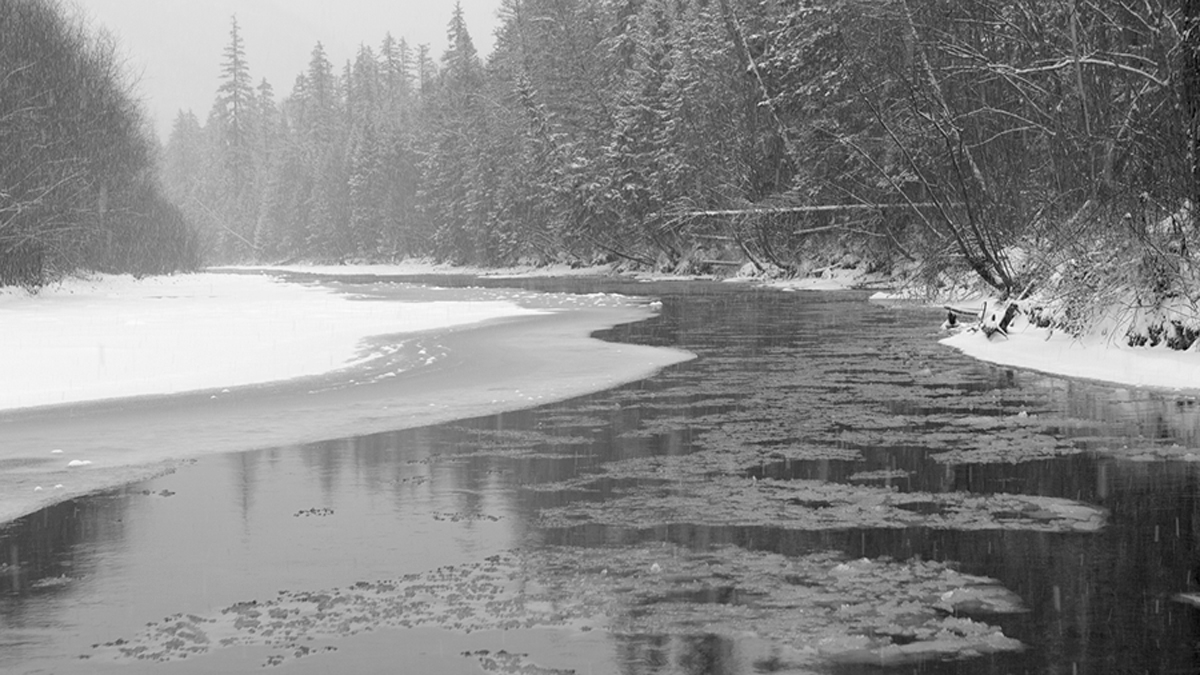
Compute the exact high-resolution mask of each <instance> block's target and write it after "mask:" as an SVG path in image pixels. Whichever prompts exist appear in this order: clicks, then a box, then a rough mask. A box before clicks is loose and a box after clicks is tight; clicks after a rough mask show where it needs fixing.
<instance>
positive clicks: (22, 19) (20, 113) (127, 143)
mask: <svg viewBox="0 0 1200 675" xmlns="http://www.w3.org/2000/svg"><path fill="white" fill-rule="evenodd" d="M156 153H157V146H156V144H155V141H154V139H153V136H152V135H151V134H150V133H149V132H148V130H147V129H146V127H145V124H144V121H143V117H142V114H141V112H140V111H139V109H138V106H137V103H136V102H135V99H134V98H133V96H132V95H131V94H130V91H129V85H128V82H127V80H126V79H125V75H124V74H123V73H122V72H121V70H120V68H119V59H118V58H117V55H116V53H115V47H114V45H113V44H112V43H111V42H110V41H109V40H107V39H106V38H103V37H95V36H92V35H90V34H89V33H88V31H87V30H86V29H85V28H84V26H83V25H82V24H81V23H80V22H78V21H75V20H72V19H70V18H68V16H67V14H66V12H65V11H64V9H63V7H61V6H60V5H59V4H57V3H56V2H53V1H51V0H0V286H3V285H15V284H19V285H23V286H27V287H31V288H36V287H38V286H41V285H42V284H44V283H46V282H47V281H49V280H51V279H53V278H55V277H57V276H61V275H63V274H68V273H71V272H74V271H77V270H80V269H90V270H98V271H111V272H132V273H135V274H154V273H164V272H170V271H175V270H178V269H181V268H188V267H194V266H195V265H197V264H199V253H200V249H199V244H198V240H197V238H196V235H195V234H194V232H193V231H192V230H191V229H190V228H189V227H188V225H187V223H186V222H185V220H184V216H183V214H182V212H181V211H180V210H179V209H178V208H177V207H175V206H174V205H172V203H171V202H169V201H168V200H167V199H166V198H165V197H164V196H163V194H162V191H161V190H160V188H159V185H158V182H157V181H158V177H157V170H156V166H155V161H156Z"/></svg>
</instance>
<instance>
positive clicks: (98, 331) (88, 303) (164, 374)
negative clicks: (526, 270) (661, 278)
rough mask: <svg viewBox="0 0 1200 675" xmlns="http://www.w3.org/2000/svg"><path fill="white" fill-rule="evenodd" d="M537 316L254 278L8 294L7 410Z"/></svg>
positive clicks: (291, 368) (171, 385)
mask: <svg viewBox="0 0 1200 675" xmlns="http://www.w3.org/2000/svg"><path fill="white" fill-rule="evenodd" d="M538 313H540V312H538V311H536V310H530V309H525V308H522V307H520V306H518V305H516V304H515V303H512V302H506V301H476V302H368V301H362V300H356V299H354V298H352V297H350V296H348V295H345V294H339V293H336V292H334V291H331V290H329V289H325V288H319V287H316V286H302V285H297V284H288V283H283V282H280V281H276V280H274V279H271V278H269V277H265V276H256V275H246V274H241V275H234V274H211V273H208V274H192V275H183V276H175V277H157V278H150V279H143V280H140V281H138V280H134V279H132V278H130V277H123V276H101V277H96V278H94V279H91V280H69V281H67V282H64V283H63V284H61V285H58V286H53V287H49V288H46V289H43V290H42V291H41V292H39V293H38V294H37V295H33V296H31V295H29V294H28V293H25V292H24V291H18V290H5V291H0V382H3V386H2V387H0V410H6V409H13V408H24V407H30V406H41V405H51V404H60V403H73V402H80V401H92V400H98V399H108V398H117V397H125V396H140V395H147V394H167V393H176V392H183V391H192V390H198V389H208V388H218V387H234V386H240V385H247V384H255V383H261V382H269V381H275V380H284V379H290V378H294V377H299V376H305V375H315V374H319V373H323V372H328V371H331V370H335V369H338V368H341V367H344V366H347V365H351V364H352V363H354V362H356V361H360V360H363V359H366V358H370V357H371V356H372V354H371V353H369V352H368V351H364V349H363V348H361V346H360V345H361V343H362V341H363V339H364V338H366V337H368V336H372V335H383V334H391V333H410V332H417V331H424V330H431V329H435V328H442V327H448V326H457V325H463V324H470V323H476V322H480V321H485V320H489V319H495V318H500V317H506V316H516V315H526V314H538Z"/></svg>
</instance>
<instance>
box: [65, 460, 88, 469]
mask: <svg viewBox="0 0 1200 675" xmlns="http://www.w3.org/2000/svg"><path fill="white" fill-rule="evenodd" d="M91 463H92V460H90V459H73V460H71V461H69V462H67V466H68V467H70V468H75V467H80V466H87V465H89V464H91Z"/></svg>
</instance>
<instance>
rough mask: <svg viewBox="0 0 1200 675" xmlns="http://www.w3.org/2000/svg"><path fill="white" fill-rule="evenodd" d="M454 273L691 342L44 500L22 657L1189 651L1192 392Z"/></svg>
mask: <svg viewBox="0 0 1200 675" xmlns="http://www.w3.org/2000/svg"><path fill="white" fill-rule="evenodd" d="M359 281H363V280H359ZM406 281H421V280H414V279H406ZM431 283H437V284H439V285H447V284H464V285H465V284H484V283H487V284H491V285H497V284H513V285H521V286H524V287H527V288H531V289H534V290H554V291H564V290H565V291H572V292H595V291H606V292H613V291H616V292H625V293H637V294H650V295H655V296H658V297H661V299H662V301H663V309H662V315H661V316H660V317H657V318H655V319H653V320H650V321H646V322H642V323H638V324H633V325H627V326H620V327H618V328H615V329H613V330H612V331H608V332H606V333H605V334H604V335H603V337H604V338H606V339H610V340H617V341H628V342H634V343H639V344H650V345H662V346H674V347H680V348H683V349H687V350H690V351H692V352H695V353H696V354H698V355H699V358H698V359H696V360H695V361H691V362H688V363H684V364H681V365H678V366H673V367H671V368H669V369H667V370H666V371H664V372H662V373H660V374H659V375H657V376H655V377H653V378H651V379H649V380H645V381H642V382H639V383H636V384H632V385H628V386H624V387H621V388H618V389H615V390H611V391H606V392H602V393H598V394H594V395H591V396H587V397H583V398H578V399H573V400H570V401H567V402H563V403H558V404H553V405H549V406H545V407H540V408H535V409H532V410H527V411H521V412H516V413H506V414H502V415H495V416H490V417H484V418H477V419H471V420H466V421H462V422H458V423H452V424H445V425H439V426H434V427H426V428H421V429H414V430H406V431H399V432H393V433H384V434H374V435H369V436H362V437H357V438H346V439H339V440H331V441H328V442H323V443H317V444H311V445H305V446H299V447H285V448H269V449H258V450H248V451H246V452H243V453H239V454H229V455H221V456H216V457H209V458H205V459H201V460H199V461H197V462H195V463H194V464H192V465H190V466H188V467H186V468H185V469H182V470H180V471H178V472H176V473H175V474H173V475H169V476H165V477H162V478H158V479H155V480H152V481H148V482H145V483H141V484H137V485H132V486H129V487H127V488H125V489H122V490H118V491H114V492H109V493H105V494H99V495H95V496H91V497H87V498H84V499H79V500H75V501H71V502H67V503H63V504H60V505H58V506H55V507H53V508H50V509H46V510H44V511H41V512H38V513H36V514H33V515H31V516H28V517H26V518H23V519H21V520H20V521H17V522H16V523H13V524H12V525H10V526H8V527H7V528H5V529H3V530H0V672H5V673H8V672H13V673H26V672H38V673H41V672H45V673H60V672H61V673H67V672H72V673H74V672H118V671H119V672H141V671H143V670H146V671H153V672H163V671H166V672H174V671H179V672H248V671H255V672H257V671H260V670H262V669H263V667H277V668H279V669H280V670H281V671H283V672H306V673H307V672H332V671H338V672H343V673H350V672H381V673H382V672H463V673H478V672H489V673H502V672H504V673H516V672H525V673H553V672H566V671H567V670H568V669H573V670H574V671H575V672H578V673H587V672H595V673H638V674H641V673H750V672H772V671H795V672H828V673H857V672H880V668H881V667H882V666H886V668H885V670H894V671H895V672H912V671H916V672H936V673H942V672H946V673H952V672H953V673H976V672H984V673H1033V672H1038V673H1184V672H1188V673H1191V672H1198V671H1200V656H1198V654H1197V648H1198V646H1200V610H1198V609H1196V608H1194V607H1193V606H1191V605H1189V604H1186V603H1183V602H1179V601H1176V600H1174V599H1173V596H1175V595H1176V594H1179V593H1190V592H1196V591H1197V590H1200V558H1198V545H1200V541H1198V537H1200V515H1198V508H1200V497H1198V493H1200V480H1198V478H1200V474H1198V471H1197V468H1198V467H1200V463H1198V462H1197V461H1196V460H1200V403H1197V401H1196V399H1195V398H1193V397H1189V396H1186V395H1175V394H1168V393H1156V392H1148V391H1141V390H1131V389H1121V388H1114V387H1106V386H1101V385H1097V384H1091V383H1081V382H1075V381H1069V380H1063V379H1058V378H1053V377H1047V376H1043V375H1038V374H1032V373H1025V372H1020V371H1014V370H1011V369H1007V368H998V367H993V366H989V365H986V364H981V363H978V362H975V361H972V360H970V359H967V358H964V357H962V356H960V355H959V354H958V353H956V352H954V351H952V350H950V349H948V348H945V347H942V346H940V345H938V344H937V343H936V339H937V337H938V335H937V332H936V326H937V324H938V322H939V318H940V317H939V315H938V313H937V312H935V311H931V310H927V309H921V308H913V307H905V308H889V307H885V306H880V305H877V304H872V303H869V302H867V301H866V295H865V294H863V293H849V292H848V293H819V294H818V293H784V292H775V291H760V290H752V289H749V288H745V287H740V286H731V285H720V284H710V283H703V282H688V283H679V282H672V283H664V284H635V283H631V282H628V281H602V280H572V281H563V280H522V281H505V282H498V281H491V282H482V281H479V280H475V279H465V278H464V279H448V278H446V277H438V278H437V279H436V280H435V281H433V280H431ZM1192 453H1194V456H1193V454H1192ZM965 575H971V576H965ZM975 577H979V578H978V579H976V578H975ZM964 579H966V581H964ZM968 596H969V597H968ZM962 598H967V600H965V601H964V600H962ZM222 641H224V642H222ZM1018 642H1019V643H1020V645H1019V647H1020V648H1018V645H1017V643H1018ZM139 657H140V658H139ZM881 664H882V666H881Z"/></svg>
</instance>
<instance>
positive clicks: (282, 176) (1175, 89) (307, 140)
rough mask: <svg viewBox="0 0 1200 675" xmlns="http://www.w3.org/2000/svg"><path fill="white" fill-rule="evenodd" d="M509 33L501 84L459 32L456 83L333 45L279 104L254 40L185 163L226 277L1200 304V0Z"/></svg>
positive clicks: (784, 2)
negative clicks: (777, 281)
mask: <svg viewBox="0 0 1200 675" xmlns="http://www.w3.org/2000/svg"><path fill="white" fill-rule="evenodd" d="M501 12H502V24H501V26H500V28H499V29H498V32H497V34H496V46H495V50H494V52H493V53H492V54H491V55H490V57H489V58H487V59H486V60H483V59H481V58H480V56H479V55H478V53H477V52H476V50H475V47H474V44H473V41H472V38H471V36H470V34H469V32H468V30H467V26H466V24H465V22H464V20H463V15H462V12H461V10H460V9H456V10H455V11H454V13H453V16H452V19H451V21H450V23H449V31H448V38H449V42H448V43H449V47H448V48H447V49H446V51H445V52H444V53H443V54H441V55H440V58H435V57H434V56H432V55H431V53H430V50H429V48H428V47H427V46H425V45H422V46H419V47H417V48H415V49H414V48H412V47H411V46H410V45H408V44H407V43H406V42H405V41H404V40H403V39H399V40H398V39H394V38H393V37H392V36H390V35H388V36H385V37H384V38H383V39H382V41H381V42H380V43H378V45H377V46H369V45H363V46H362V48H361V49H360V51H359V53H358V55H357V58H355V59H354V60H353V61H351V62H347V63H345V64H344V65H343V66H340V67H339V66H338V65H336V64H333V63H331V62H330V61H329V59H328V58H327V56H326V54H325V52H324V50H323V48H322V47H321V45H319V44H318V45H317V46H316V47H315V48H314V50H313V51H312V57H311V60H310V62H309V64H308V67H307V69H305V70H304V71H303V72H301V73H300V74H299V75H298V77H297V78H296V81H295V82H294V84H293V85H292V88H291V91H290V94H288V95H287V96H286V97H284V98H283V100H282V102H281V103H280V104H278V105H277V104H276V102H275V96H274V93H273V91H272V89H271V86H270V84H268V83H266V82H265V81H264V82H262V83H261V84H259V85H258V86H257V87H255V86H254V85H253V81H252V78H251V75H250V68H249V64H247V62H246V59H245V50H244V45H243V43H242V39H241V36H240V34H239V32H238V27H237V24H236V22H235V23H234V25H233V30H232V32H231V37H230V41H229V46H228V48H227V50H226V52H225V54H224V57H223V61H222V68H223V70H222V72H223V76H224V79H223V84H222V85H221V88H220V91H219V92H218V96H217V100H216V102H215V105H214V107H213V108H212V111H211V112H210V113H209V115H208V117H207V119H206V120H205V121H204V123H203V124H202V123H201V122H200V121H199V120H198V119H197V118H196V117H195V116H194V115H192V114H190V113H186V112H185V113H181V114H180V115H179V117H178V119H177V120H176V123H175V126H174V131H173V133H172V135H171V139H170V143H169V145H168V147H167V154H166V158H167V159H166V176H167V184H168V186H169V187H170V189H171V193H172V195H173V197H174V198H175V199H176V200H177V201H178V203H180V204H181V205H182V207H183V208H184V210H185V211H186V212H187V213H189V215H191V217H192V218H194V219H195V220H196V221H198V222H200V223H203V224H205V232H206V233H207V244H208V246H209V247H210V248H211V251H212V257H213V259H215V260H220V261H245V260H256V261H282V260H289V259H301V258H302V259H324V260H347V259H367V260H378V259H394V258H397V257H411V256H432V257H435V258H437V259H440V260H448V261H453V262H459V263H471V264H483V265H496V264H508V263H513V262H518V261H527V262H545V261H552V260H559V261H562V260H569V261H580V262H595V261H597V260H607V261H618V260H620V261H626V262H628V263H630V264H633V265H639V266H643V267H656V268H658V269H662V270H672V271H707V270H712V269H717V268H724V267H729V268H736V266H737V265H739V264H752V265H753V266H754V267H756V268H757V269H758V270H760V271H768V270H782V271H784V272H785V273H786V272H790V273H804V272H806V271H809V270H810V269H811V268H812V267H813V260H814V259H815V257H816V256H818V255H820V254H821V253H822V252H827V251H828V250H830V249H831V248H832V249H834V250H838V251H842V252H845V251H850V252H851V253H852V255H851V258H852V259H853V260H855V261H859V262H861V263H863V264H866V265H868V266H871V267H873V268H877V269H880V270H883V271H890V270H891V269H893V268H894V267H896V266H898V265H906V269H909V270H912V269H916V270H917V274H916V275H915V278H916V280H917V281H918V282H920V283H925V284H929V285H933V286H936V285H938V284H941V283H944V278H943V276H944V274H945V272H947V271H954V270H959V271H965V272H967V273H969V274H971V275H973V276H974V277H975V278H977V279H978V280H979V281H980V282H981V283H982V285H984V286H986V287H987V288H988V289H989V291H990V292H991V293H993V294H995V295H998V296H1001V297H1025V296H1028V295H1030V294H1032V293H1035V292H1038V291H1045V290H1046V289H1048V288H1051V286H1053V285H1057V286H1056V288H1057V290H1056V291H1055V296H1056V297H1057V298H1060V299H1063V300H1064V301H1065V304H1064V305H1063V306H1062V307H1059V308H1058V309H1056V310H1055V313H1054V316H1055V319H1054V320H1055V321H1058V322H1060V323H1062V324H1063V325H1070V326H1076V325H1079V326H1082V325H1083V324H1086V323H1087V322H1088V321H1090V320H1092V319H1093V318H1094V317H1093V316H1092V310H1093V309H1094V308H1095V307H1097V306H1110V305H1111V304H1112V303H1113V302H1121V303H1125V304H1129V303H1134V304H1138V305H1146V304H1147V303H1148V304H1149V305H1155V304H1156V303H1157V304H1160V305H1161V304H1163V303H1164V302H1168V303H1169V302H1173V301H1174V299H1178V298H1180V297H1184V296H1186V298H1188V299H1189V302H1192V299H1194V297H1195V295H1196V294H1197V292H1198V290H1197V289H1200V280H1198V279H1196V271H1195V260H1194V256H1193V250H1194V249H1195V248H1196V244H1194V243H1193V242H1192V241H1191V240H1192V238H1193V236H1194V234H1195V226H1196V218H1197V216H1196V211H1195V209H1194V208H1192V206H1191V205H1193V204H1195V203H1196V202H1197V196H1198V194H1200V164H1198V157H1197V156H1198V153H1197V148H1198V147H1200V137H1198V136H1200V135H1198V133H1197V128H1198V122H1197V119H1198V109H1200V51H1198V47H1197V45H1198V44H1200V29H1198V28H1197V21H1198V17H1200V9H1198V3H1197V2H1196V1H1195V0H1150V1H1148V2H1145V3H1138V4H1133V3H1127V2H1121V1H1119V0H1104V1H1102V2H1092V3H1066V4H1064V3H1041V2H1031V1H1027V0H970V1H968V2H958V1H957V0H955V1H951V0H887V1H885V2H862V1H861V0H804V1H798V0H768V1H766V2H749V1H748V0H609V1H606V2H583V1H582V0H505V2H504V3H503V6H502V9H501ZM1110 271H1111V273H1110ZM1131 293H1132V295H1131ZM1118 296H1119V297H1118ZM1176 304H1177V303H1176ZM1192 304H1194V302H1192Z"/></svg>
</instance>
